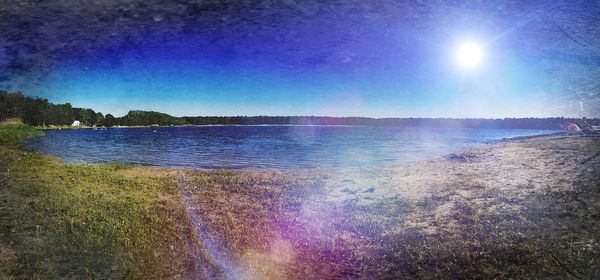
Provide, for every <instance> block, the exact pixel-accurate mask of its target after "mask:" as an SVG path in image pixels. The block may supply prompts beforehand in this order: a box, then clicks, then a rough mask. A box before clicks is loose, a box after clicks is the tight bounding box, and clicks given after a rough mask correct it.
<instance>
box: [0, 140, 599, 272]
mask: <svg viewBox="0 0 600 280" xmlns="http://www.w3.org/2000/svg"><path fill="white" fill-rule="evenodd" d="M519 140H522V141H502V142H497V143H491V144H485V145H480V146H476V147H471V148H465V149H461V150H459V151H455V152H454V153H452V154H453V155H454V156H452V157H449V156H444V157H440V158H437V159H434V160H422V161H416V162H408V163H404V164H401V165H399V166H394V167H390V168H383V169H381V170H378V171H376V172H356V170H346V171H337V172H334V171H331V170H324V169H320V170H269V171H248V170H232V169H218V170H215V169H209V170H190V169H179V168H177V169H170V168H160V167H159V168H156V167H147V166H139V165H137V166H136V165H124V164H68V163H64V162H57V161H56V159H55V158H53V157H51V156H48V155H41V154H36V153H29V152H23V151H22V150H20V149H18V148H14V147H13V148H10V147H0V154H1V155H2V157H0V181H2V182H6V183H7V186H10V187H8V188H0V193H1V194H2V196H1V197H3V199H4V200H3V201H4V205H6V206H4V207H5V208H0V214H2V215H0V216H1V217H5V218H4V221H5V224H6V226H5V227H4V228H0V256H1V257H2V258H3V259H6V260H8V261H6V264H7V265H6V266H5V267H7V268H4V267H3V268H0V276H1V275H19V276H21V277H22V278H31V277H33V276H35V275H54V276H56V277H60V276H61V275H62V276H65V275H88V276H89V275H95V276H96V277H100V278H101V277H104V278H122V277H123V276H124V275H125V274H124V273H125V271H129V273H132V274H128V275H129V276H131V277H135V278H147V277H149V276H151V275H155V276H156V275H160V276H159V277H160V278H184V279H192V278H195V277H198V276H199V275H202V273H205V272H206V271H208V272H206V273H209V275H213V276H214V277H216V278H218V275H225V273H226V271H227V269H228V267H226V266H223V263H219V261H218V258H217V259H215V258H213V257H211V256H215V252H227V255H226V256H225V255H222V254H224V253H216V254H217V255H218V254H221V256H222V258H226V259H228V260H230V261H228V262H229V265H230V266H234V267H236V271H237V272H236V273H240V274H241V275H244V277H248V278H253V277H254V278H275V279H281V278H303V277H308V278H310V277H321V278H340V277H341V278H349V277H351V278H361V277H377V278H386V277H387V278H397V277H403V278H494V277H508V278H510V277H517V276H518V277H526V278H545V277H550V276H554V277H560V278H570V277H576V276H577V277H579V278H587V277H589V278H595V276H600V270H598V269H597V268H600V253H599V252H600V244H598V243H595V241H593V240H596V238H597V234H596V232H600V231H599V230H600V221H599V220H598V219H596V218H594V217H596V216H594V215H600V206H598V205H599V204H598V203H597V202H598V201H600V193H598V192H597V191H596V189H595V184H596V183H597V182H598V181H599V180H600V174H599V173H598V171H597V170H600V161H599V159H598V157H597V156H594V155H597V154H598V147H600V139H598V138H584V137H578V136H561V135H553V136H539V137H533V138H531V137H530V138H528V139H519ZM580 201H583V203H582V202H580ZM186 211H187V212H186ZM185 213H187V214H185ZM565 213H567V214H568V215H566V214H565ZM190 217H199V218H194V219H195V221H196V222H192V220H190V219H191V218H190ZM65 221H67V222H66V223H65ZM65 229H68V230H66V231H65ZM209 237H210V238H211V239H210V240H202V239H203V238H204V239H206V238H209ZM31 238H33V239H31ZM32 240H37V241H32ZM56 240H58V243H57V241H56ZM565 240H569V241H568V242H567V241H565ZM590 240H592V241H590ZM207 242H209V243H210V244H213V245H211V246H209V247H206V246H203V245H202V244H209V243H207ZM40 246H41V247H40ZM590 246H591V247H590ZM590 248H591V249H590ZM57 250H58V251H57ZM92 252H93V253H92ZM540 252H545V253H544V254H540ZM55 256H63V257H61V258H57V257H55ZM68 256H77V257H73V258H70V257H68ZM114 256H117V257H114ZM115 258H116V259H115ZM66 262H67V263H70V264H69V265H65V263H66ZM19 263H28V264H30V265H28V266H19ZM582 263H589V264H597V265H586V266H584V265H582ZM109 267H116V268H110V269H109ZM356 267H361V268H362V269H361V270H355V268H356ZM565 267H566V268H567V269H565ZM229 268H231V267H229ZM3 269H4V270H3ZM6 269H8V270H6ZM203 271H204V272H203ZM569 271H570V272H569ZM86 273H87V274H86ZM215 275H217V276H215ZM573 275H576V276H573ZM28 276H29V277H28ZM204 276H206V277H210V276H207V274H204Z"/></svg>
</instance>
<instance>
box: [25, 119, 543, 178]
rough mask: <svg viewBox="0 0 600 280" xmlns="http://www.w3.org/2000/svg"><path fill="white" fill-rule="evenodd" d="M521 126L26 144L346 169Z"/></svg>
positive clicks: (523, 132) (113, 135)
mask: <svg viewBox="0 0 600 280" xmlns="http://www.w3.org/2000/svg"><path fill="white" fill-rule="evenodd" d="M551 132H552V131H544V130H527V129H456V128H452V129H451V128H427V129H426V128H421V129H417V128H394V127H358V126H211V127H163V128H110V129H106V130H91V129H76V130H52V131H48V132H47V133H46V135H45V136H43V137H38V138H34V139H31V140H30V141H29V142H28V143H27V145H26V147H27V149H30V150H35V151H38V152H42V153H46V154H51V155H54V156H57V157H59V158H61V159H64V160H66V161H68V162H91V163H98V162H114V161H117V162H124V163H133V164H141V165H154V166H164V167H186V168H245V169H254V168H285V169H287V168H318V167H323V168H346V167H381V166H393V165H397V164H400V163H403V162H407V161H414V160H422V159H433V158H436V157H440V156H443V155H445V154H448V153H451V152H453V151H455V150H457V149H460V148H464V147H470V146H474V145H480V144H485V143H490V142H493V141H496V140H500V139H503V138H511V137H518V136H528V135H537V134H544V133H551Z"/></svg>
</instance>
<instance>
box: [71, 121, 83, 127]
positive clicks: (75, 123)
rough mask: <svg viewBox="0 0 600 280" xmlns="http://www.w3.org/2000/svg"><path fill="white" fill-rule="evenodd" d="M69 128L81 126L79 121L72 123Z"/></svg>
mask: <svg viewBox="0 0 600 280" xmlns="http://www.w3.org/2000/svg"><path fill="white" fill-rule="evenodd" d="M71 126H81V122H80V121H74V122H73V124H72V125H71Z"/></svg>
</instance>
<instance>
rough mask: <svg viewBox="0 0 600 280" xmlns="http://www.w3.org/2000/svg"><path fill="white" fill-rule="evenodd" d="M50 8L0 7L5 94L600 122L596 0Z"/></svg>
mask: <svg viewBox="0 0 600 280" xmlns="http://www.w3.org/2000/svg"><path fill="white" fill-rule="evenodd" d="M36 2H37V1H15V2H11V3H9V4H3V5H4V7H3V9H1V10H0V11H1V12H0V13H3V14H2V17H1V18H2V20H0V24H1V26H0V27H2V28H0V30H2V31H0V70H2V71H1V72H0V73H1V74H0V88H5V89H9V90H22V91H24V93H25V94H29V95H35V96H42V97H46V98H48V99H49V100H51V101H53V102H60V103H63V102H70V103H72V104H73V105H74V106H80V107H90V108H93V109H95V110H99V111H102V112H104V113H113V114H116V115H122V114H124V113H126V112H127V111H128V110H130V109H142V110H156V111H163V112H167V113H170V114H173V115H177V116H182V115H330V116H373V117H395V116H396V117H407V116H431V117H440V116H442V117H444V116H445V117H515V116H519V117H528V116H599V115H600V101H599V100H600V93H599V90H600V83H599V82H598V81H597V80H598V77H600V72H599V70H598V69H600V39H599V38H600V4H599V3H598V2H595V1H580V2H577V1H564V2H555V3H552V4H547V3H544V1H539V2H537V3H536V2H535V1H524V2H523V3H518V2H515V1H498V2H494V3H492V2H486V3H472V4H463V3H460V2H457V3H445V2H447V1H425V2H421V1H404V2H401V1H389V0H380V1H117V0H111V1H99V2H89V3H85V4H82V2H81V1H75V0H62V1H58V0H55V1H46V2H44V3H36ZM466 41H475V42H478V43H479V44H480V45H481V47H482V49H483V52H484V57H483V59H482V62H481V64H480V65H478V66H477V67H473V68H472V69H468V70H466V69H465V68H464V67H463V66H462V65H460V64H459V63H457V61H456V59H455V53H456V50H457V48H458V47H459V46H460V44H462V43H463V42H466Z"/></svg>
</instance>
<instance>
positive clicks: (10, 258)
mask: <svg viewBox="0 0 600 280" xmlns="http://www.w3.org/2000/svg"><path fill="white" fill-rule="evenodd" d="M35 134H37V131H35V130H33V129H31V128H29V127H24V126H18V125H17V126H15V125H10V126H2V127H0V135H2V136H3V137H4V136H6V135H9V137H7V138H5V140H3V143H9V144H11V145H10V146H6V145H4V146H2V147H0V159H1V160H0V172H1V173H0V174H1V175H0V182H1V185H2V187H1V188H0V193H1V194H0V200H1V203H0V205H1V207H0V221H1V223H0V226H1V227H0V278H2V279H11V278H19V279H52V278H63V277H66V278H79V277H86V278H88V277H89V278H113V279H114V278H123V277H125V278H142V276H143V278H147V276H153V277H155V278H169V277H175V276H178V275H184V274H185V273H186V272H188V271H189V267H190V266H191V263H192V260H191V257H190V255H189V253H188V250H187V248H186V237H187V236H191V235H190V231H189V227H187V225H188V223H187V221H186V216H185V215H184V210H183V208H182V206H181V204H180V203H179V199H177V197H178V196H177V189H176V187H175V182H174V180H173V177H172V176H169V175H168V174H165V173H160V172H132V171H131V168H130V167H125V166H122V165H118V164H116V165H115V164H112V165H111V164H101V165H70V164H63V163H60V162H58V161H56V160H54V159H52V158H50V157H46V156H40V155H35V154H31V153H27V152H23V151H21V150H19V149H18V148H15V146H14V145H15V144H17V142H15V140H16V139H21V138H23V137H24V136H29V135H35ZM6 139H8V140H6Z"/></svg>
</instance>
